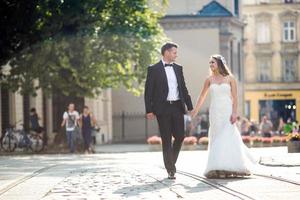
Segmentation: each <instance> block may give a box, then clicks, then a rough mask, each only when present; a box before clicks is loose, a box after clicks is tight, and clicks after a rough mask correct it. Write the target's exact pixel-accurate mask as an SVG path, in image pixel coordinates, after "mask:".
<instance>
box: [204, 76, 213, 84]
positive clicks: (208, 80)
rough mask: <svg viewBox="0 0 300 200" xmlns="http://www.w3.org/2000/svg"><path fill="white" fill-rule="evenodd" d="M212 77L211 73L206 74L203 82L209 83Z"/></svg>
mask: <svg viewBox="0 0 300 200" xmlns="http://www.w3.org/2000/svg"><path fill="white" fill-rule="evenodd" d="M212 77H213V76H212V75H209V76H207V77H206V79H205V83H210V82H211V81H212Z"/></svg>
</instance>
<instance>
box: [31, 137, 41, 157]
mask: <svg viewBox="0 0 300 200" xmlns="http://www.w3.org/2000/svg"><path fill="white" fill-rule="evenodd" d="M30 140H31V146H30V147H31V149H32V151H34V152H36V153H38V152H41V151H42V150H43V148H44V144H43V140H42V137H41V136H33V137H30Z"/></svg>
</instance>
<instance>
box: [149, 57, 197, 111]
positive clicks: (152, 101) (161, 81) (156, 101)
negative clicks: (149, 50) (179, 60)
mask: <svg viewBox="0 0 300 200" xmlns="http://www.w3.org/2000/svg"><path fill="white" fill-rule="evenodd" d="M173 69H174V72H175V75H176V78H177V83H178V91H179V98H180V101H181V105H182V112H183V113H185V112H186V109H185V108H186V107H185V105H186V106H187V109H188V110H192V109H193V104H192V101H191V97H190V95H189V93H188V90H187V88H186V86H185V81H184V76H183V72H182V66H180V65H177V64H175V63H174V64H173ZM168 93H169V88H168V80H167V75H166V72H165V69H164V65H163V63H162V61H160V62H158V63H156V64H154V65H152V66H149V67H148V73H147V79H146V85H145V96H144V98H145V107H146V113H154V114H155V115H160V114H164V107H165V105H166V103H167V96H168Z"/></svg>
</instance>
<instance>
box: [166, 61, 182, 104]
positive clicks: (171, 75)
mask: <svg viewBox="0 0 300 200" xmlns="http://www.w3.org/2000/svg"><path fill="white" fill-rule="evenodd" d="M162 63H163V65H164V66H165V64H166V62H165V61H164V60H162ZM170 64H172V63H170ZM164 68H165V72H166V75H167V80H168V88H169V93H168V97H167V101H177V100H179V91H178V82H177V78H176V74H175V71H174V69H173V67H171V66H167V67H164Z"/></svg>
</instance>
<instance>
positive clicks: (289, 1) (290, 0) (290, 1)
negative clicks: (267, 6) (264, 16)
mask: <svg viewBox="0 0 300 200" xmlns="http://www.w3.org/2000/svg"><path fill="white" fill-rule="evenodd" d="M293 2H294V1H293V0H284V3H293Z"/></svg>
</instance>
